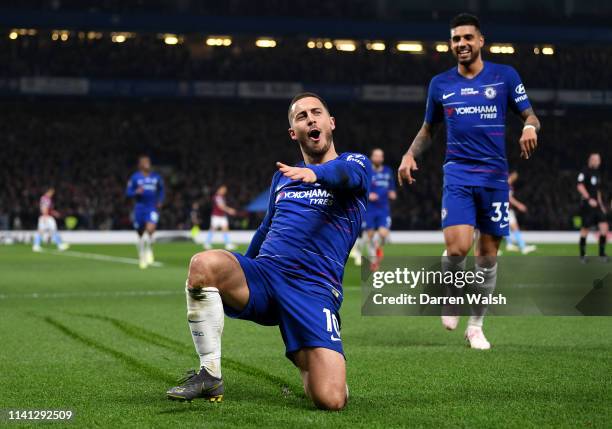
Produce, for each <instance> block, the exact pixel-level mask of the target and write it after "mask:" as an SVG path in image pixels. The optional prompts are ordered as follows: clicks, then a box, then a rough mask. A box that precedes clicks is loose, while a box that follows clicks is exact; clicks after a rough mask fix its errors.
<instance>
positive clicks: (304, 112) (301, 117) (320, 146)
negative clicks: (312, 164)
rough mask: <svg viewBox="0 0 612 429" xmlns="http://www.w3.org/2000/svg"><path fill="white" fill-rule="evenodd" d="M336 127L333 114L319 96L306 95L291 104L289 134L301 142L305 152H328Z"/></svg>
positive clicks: (316, 153) (313, 154) (314, 153)
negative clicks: (330, 113)
mask: <svg viewBox="0 0 612 429" xmlns="http://www.w3.org/2000/svg"><path fill="white" fill-rule="evenodd" d="M335 128H336V123H335V120H334V118H333V116H330V115H329V112H328V111H327V109H326V108H325V106H324V105H323V103H321V100H319V99H318V98H315V97H305V98H302V99H300V100H298V101H296V102H295V103H294V104H293V106H291V128H289V136H290V137H291V139H292V140H295V141H297V142H298V143H299V144H300V146H301V148H302V150H303V151H304V153H306V154H308V155H310V156H314V157H317V156H321V155H324V154H325V153H327V151H328V150H329V148H330V146H331V144H332V142H333V137H332V132H333V130H334V129H335Z"/></svg>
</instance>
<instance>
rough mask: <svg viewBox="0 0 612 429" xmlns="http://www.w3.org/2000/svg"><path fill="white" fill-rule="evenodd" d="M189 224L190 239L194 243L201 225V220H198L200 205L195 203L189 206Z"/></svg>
mask: <svg viewBox="0 0 612 429" xmlns="http://www.w3.org/2000/svg"><path fill="white" fill-rule="evenodd" d="M189 223H190V224H191V239H192V240H193V242H194V243H195V242H196V239H197V238H198V236H199V235H200V226H201V225H202V219H201V218H200V203H198V202H197V201H195V202H193V203H192V204H191V210H189Z"/></svg>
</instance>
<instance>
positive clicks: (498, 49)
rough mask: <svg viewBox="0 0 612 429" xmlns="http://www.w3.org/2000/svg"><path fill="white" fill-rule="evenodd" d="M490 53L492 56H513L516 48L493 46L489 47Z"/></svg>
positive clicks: (505, 45) (504, 45) (506, 45)
mask: <svg viewBox="0 0 612 429" xmlns="http://www.w3.org/2000/svg"><path fill="white" fill-rule="evenodd" d="M489 52H491V53H492V54H513V53H514V52H515V51H514V46H512V45H508V44H503V45H491V46H490V47H489Z"/></svg>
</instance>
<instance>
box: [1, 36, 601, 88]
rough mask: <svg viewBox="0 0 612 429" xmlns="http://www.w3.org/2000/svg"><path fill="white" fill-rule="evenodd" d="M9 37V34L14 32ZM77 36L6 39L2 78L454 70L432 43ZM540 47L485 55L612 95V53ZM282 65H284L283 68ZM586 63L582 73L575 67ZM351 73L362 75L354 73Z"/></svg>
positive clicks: (527, 78)
mask: <svg viewBox="0 0 612 429" xmlns="http://www.w3.org/2000/svg"><path fill="white" fill-rule="evenodd" d="M7 32H8V30H7ZM85 35H86V33H85V32H82V33H81V36H82V37H79V36H78V33H77V34H74V33H73V34H72V35H71V36H70V38H69V39H68V40H67V41H66V42H61V41H52V40H51V38H50V36H49V33H48V32H47V33H44V32H40V33H39V34H37V35H36V36H23V37H18V38H17V39H16V40H10V39H9V38H3V39H1V40H0V61H2V63H3V64H5V67H3V68H2V69H1V70H0V77H22V76H68V77H90V78H105V79H108V78H116V79H126V78H127V79H130V78H131V79H180V80H249V81H289V82H291V81H300V82H311V83H332V84H365V83H370V84H403V85H426V84H427V83H428V81H429V79H430V78H431V76H433V75H434V74H436V73H439V72H440V71H441V70H444V69H446V68H450V67H452V65H453V61H454V60H453V58H452V55H451V54H450V53H439V52H436V51H435V50H434V49H433V46H432V45H427V46H425V49H426V53H425V54H406V53H398V52H396V51H395V48H393V47H392V44H391V43H388V45H389V49H387V50H386V51H384V52H379V51H368V50H366V49H365V47H364V45H363V44H362V45H360V46H359V49H357V51H355V52H338V51H336V50H335V49H330V50H327V49H308V48H307V47H306V42H307V39H298V38H295V39H286V40H279V44H278V46H277V47H276V48H274V49H260V48H256V47H255V45H254V40H253V39H246V38H244V37H242V38H235V40H234V41H233V43H232V45H231V46H229V47H208V46H206V45H205V44H204V36H195V35H191V36H189V37H186V38H185V43H182V44H177V45H174V46H168V45H165V44H164V42H163V40H161V39H160V38H159V37H158V36H157V35H155V34H138V35H135V36H134V37H131V38H128V40H126V41H125V42H124V43H120V44H119V43H113V42H112V41H111V40H110V36H109V35H108V34H106V35H104V37H103V38H102V39H95V40H89V39H87V38H86V37H84V36H85ZM533 49H534V46H533V45H517V46H516V53H515V54H514V55H500V54H490V53H487V54H485V59H488V60H490V61H497V62H503V63H506V64H510V65H513V66H515V67H516V68H517V69H518V70H520V72H521V75H522V78H523V81H524V82H525V84H526V85H527V87H529V88H552V89H607V88H610V87H612V74H611V73H609V70H610V69H611V68H612V48H610V47H609V46H607V47H604V46H597V45H589V46H572V45H565V46H558V47H556V48H555V54H554V55H535V54H534V51H533ZM278 64H283V67H278ZM576 64H579V65H580V66H579V67H576ZM347 70H359V71H360V72H359V73H348V72H347Z"/></svg>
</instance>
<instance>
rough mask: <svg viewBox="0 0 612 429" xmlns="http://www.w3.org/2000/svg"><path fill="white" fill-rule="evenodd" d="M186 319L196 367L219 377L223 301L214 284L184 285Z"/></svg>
mask: <svg viewBox="0 0 612 429" xmlns="http://www.w3.org/2000/svg"><path fill="white" fill-rule="evenodd" d="M185 295H186V296H187V321H188V322H189V330H190V331H191V336H192V337H193V344H194V345H195V349H196V352H197V353H198V356H200V367H204V368H206V370H207V371H208V373H209V374H210V375H212V376H213V377H217V378H221V334H222V333H223V323H224V316H223V303H222V302H221V296H220V295H219V290H218V289H217V288H215V287H204V288H197V289H190V288H185Z"/></svg>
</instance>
